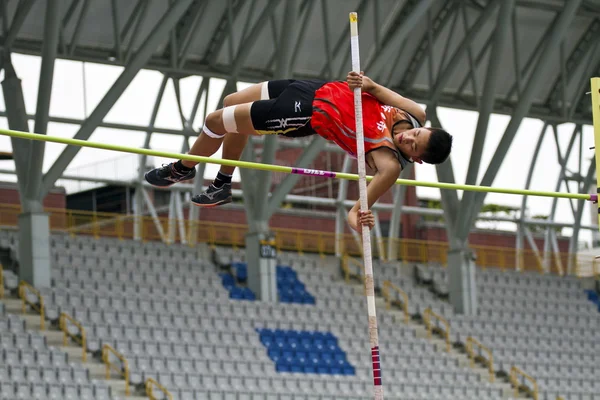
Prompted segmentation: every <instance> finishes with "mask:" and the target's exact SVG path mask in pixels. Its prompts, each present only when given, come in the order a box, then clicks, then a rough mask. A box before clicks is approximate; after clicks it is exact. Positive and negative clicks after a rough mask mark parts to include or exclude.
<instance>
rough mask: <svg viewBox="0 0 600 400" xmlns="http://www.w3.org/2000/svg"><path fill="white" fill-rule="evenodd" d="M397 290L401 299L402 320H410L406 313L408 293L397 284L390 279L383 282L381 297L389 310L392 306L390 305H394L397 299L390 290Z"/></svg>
mask: <svg viewBox="0 0 600 400" xmlns="http://www.w3.org/2000/svg"><path fill="white" fill-rule="evenodd" d="M392 291H394V292H397V293H399V294H400V296H402V301H401V302H400V303H401V304H400V306H401V307H402V311H403V312H404V322H406V323H408V321H410V315H409V313H408V295H407V294H406V292H405V291H404V290H402V289H400V288H399V287H398V286H396V285H394V284H393V283H392V282H390V281H384V282H383V288H382V292H383V298H384V299H385V306H386V308H387V309H388V310H389V309H391V308H392V305H396V304H397V303H398V302H399V301H398V300H396V299H395V298H393V297H392V294H391V292H392Z"/></svg>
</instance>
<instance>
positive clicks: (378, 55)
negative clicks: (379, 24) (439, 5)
mask: <svg viewBox="0 0 600 400" xmlns="http://www.w3.org/2000/svg"><path fill="white" fill-rule="evenodd" d="M433 4H435V1H433V0H409V1H408V2H407V3H406V4H405V6H404V8H403V10H402V11H403V12H401V13H400V14H401V15H402V23H401V24H400V25H395V26H394V27H393V31H392V32H391V33H390V36H387V39H386V41H385V43H383V44H381V46H379V51H378V52H375V49H373V50H372V51H371V54H369V55H368V56H367V58H366V62H365V67H364V70H365V71H370V72H369V73H370V74H371V75H372V76H381V70H382V69H383V67H384V66H385V65H388V64H387V62H388V60H389V56H390V52H391V51H392V48H395V47H396V46H397V45H398V43H402V41H404V39H406V38H407V37H408V35H409V34H410V33H411V31H412V30H413V29H414V28H415V26H416V25H417V24H419V23H420V21H421V20H422V18H424V17H425V15H426V13H427V10H429V8H430V7H431V6H433ZM407 8H408V9H410V11H409V12H405V9H407Z"/></svg>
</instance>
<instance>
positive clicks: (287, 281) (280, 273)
mask: <svg viewBox="0 0 600 400" xmlns="http://www.w3.org/2000/svg"><path fill="white" fill-rule="evenodd" d="M276 271H277V290H278V292H279V301H280V302H282V303H299V304H315V297H314V296H313V295H311V294H310V293H308V292H307V290H306V286H305V285H304V283H302V282H301V281H300V280H299V279H298V274H297V273H296V271H294V270H293V269H292V268H291V267H289V266H283V265H278V266H277V270H276Z"/></svg>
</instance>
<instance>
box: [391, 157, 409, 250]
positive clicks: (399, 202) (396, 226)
mask: <svg viewBox="0 0 600 400" xmlns="http://www.w3.org/2000/svg"><path fill="white" fill-rule="evenodd" d="M410 171H412V164H410V165H408V166H407V168H405V169H403V170H402V172H401V173H400V178H402V179H408V177H409V175H410ZM406 189H407V186H405V185H396V186H394V189H393V192H394V194H393V196H394V197H393V201H392V204H393V205H394V209H393V210H392V215H391V216H390V221H389V225H390V228H389V231H388V246H387V249H388V253H387V260H388V261H395V260H396V259H397V255H398V250H397V246H396V244H397V243H398V240H397V239H398V238H399V237H400V224H401V220H400V218H401V217H402V207H403V205H404V197H405V196H406Z"/></svg>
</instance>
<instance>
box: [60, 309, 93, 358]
mask: <svg viewBox="0 0 600 400" xmlns="http://www.w3.org/2000/svg"><path fill="white" fill-rule="evenodd" d="M58 322H59V326H60V330H61V331H62V332H63V334H64V335H63V346H66V345H67V344H68V341H69V338H71V340H73V341H74V342H75V343H77V344H78V345H80V346H81V349H82V354H81V359H82V361H83V362H86V361H87V350H86V348H87V336H86V333H85V328H84V327H83V325H81V324H80V323H79V322H77V321H76V320H75V319H74V318H73V317H71V316H70V315H69V314H67V313H64V312H63V313H60V318H59V320H58ZM69 324H71V325H73V326H75V327H76V328H77V329H79V334H73V333H71V332H70V331H69Z"/></svg>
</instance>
